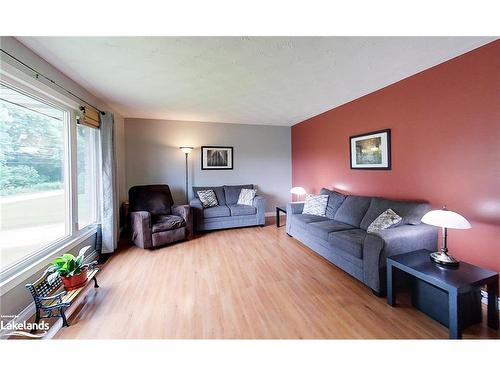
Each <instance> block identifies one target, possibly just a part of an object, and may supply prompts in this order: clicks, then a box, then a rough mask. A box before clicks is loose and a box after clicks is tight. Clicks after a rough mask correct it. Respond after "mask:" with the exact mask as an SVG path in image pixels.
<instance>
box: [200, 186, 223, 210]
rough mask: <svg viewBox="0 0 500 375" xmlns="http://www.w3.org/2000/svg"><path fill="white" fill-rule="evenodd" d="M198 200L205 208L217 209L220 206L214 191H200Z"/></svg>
mask: <svg viewBox="0 0 500 375" xmlns="http://www.w3.org/2000/svg"><path fill="white" fill-rule="evenodd" d="M198 198H200V201H201V204H202V205H203V207H204V208H209V207H215V206H218V205H219V202H218V201H217V196H216V195H215V192H214V191H213V190H198Z"/></svg>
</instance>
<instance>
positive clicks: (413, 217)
mask: <svg viewBox="0 0 500 375" xmlns="http://www.w3.org/2000/svg"><path fill="white" fill-rule="evenodd" d="M389 208H390V209H391V210H393V211H394V212H395V213H397V214H398V215H399V216H401V217H402V218H403V220H401V222H400V223H399V225H404V224H412V225H416V224H420V219H422V216H424V214H426V213H427V212H428V211H429V210H430V206H429V204H428V203H425V202H405V201H395V200H390V199H384V198H377V197H375V198H373V199H372V201H371V203H370V207H369V208H368V210H367V212H366V215H365V217H364V218H363V220H362V221H361V224H360V228H361V229H368V226H369V225H370V224H371V223H373V221H374V220H375V219H376V218H377V217H379V216H380V214H381V213H382V212H384V211H385V210H387V209H389Z"/></svg>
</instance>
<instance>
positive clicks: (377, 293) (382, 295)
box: [372, 289, 385, 297]
mask: <svg viewBox="0 0 500 375" xmlns="http://www.w3.org/2000/svg"><path fill="white" fill-rule="evenodd" d="M372 293H373V294H375V295H376V296H377V297H385V292H384V291H379V292H377V291H376V290H375V289H372Z"/></svg>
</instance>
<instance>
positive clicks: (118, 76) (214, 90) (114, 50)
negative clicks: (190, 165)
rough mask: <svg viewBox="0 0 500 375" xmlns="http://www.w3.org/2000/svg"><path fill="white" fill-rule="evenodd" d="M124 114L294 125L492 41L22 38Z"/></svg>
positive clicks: (445, 38)
mask: <svg viewBox="0 0 500 375" xmlns="http://www.w3.org/2000/svg"><path fill="white" fill-rule="evenodd" d="M17 39H18V40H20V41H21V42H22V43H23V44H24V45H26V46H27V47H28V48H30V49H32V50H33V51H34V52H36V53H37V54H38V55H40V56H41V57H43V58H44V59H45V60H47V61H48V62H49V63H51V64H52V65H54V66H55V67H56V68H58V69H59V70H61V71H62V72H63V73H65V74H66V75H67V76H69V77H70V78H72V79H73V80H74V81H76V82H78V83H79V84H80V85H82V86H83V87H84V88H86V89H87V90H88V91H90V92H91V93H92V94H94V95H95V96H97V97H99V98H101V99H102V100H104V101H105V102H107V103H108V104H109V105H110V106H112V107H113V108H115V109H117V110H118V111H119V112H120V113H121V114H122V115H124V116H125V117H137V118H155V119H171V120H192V121H207V122H225V123H235V124H238V123H239V124H263V125H285V126H291V125H294V124H296V123H298V122H300V121H302V120H305V119H307V118H309V117H312V116H315V115H317V114H319V113H322V112H324V111H327V110H329V109H331V108H334V107H337V106H339V105H341V104H344V103H346V102H349V101H351V100H353V99H356V98H359V97H361V96H363V95H366V94H368V93H370V92H373V91H375V90H377V89H380V88H382V87H384V86H387V85H389V84H391V83H394V82H397V81H399V80H401V79H403V78H405V77H408V76H410V75H413V74H415V73H417V72H419V71H422V70H424V69H427V68H429V67H431V66H434V65H436V64H439V63H441V62H443V61H446V60H449V59H451V58H453V57H455V56H458V55H460V54H463V53H465V52H467V51H469V50H472V49H474V48H477V47H479V46H481V45H483V44H486V43H488V42H489V41H492V40H494V39H496V38H489V37H18V38H17Z"/></svg>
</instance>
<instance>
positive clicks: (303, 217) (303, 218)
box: [291, 214, 328, 228]
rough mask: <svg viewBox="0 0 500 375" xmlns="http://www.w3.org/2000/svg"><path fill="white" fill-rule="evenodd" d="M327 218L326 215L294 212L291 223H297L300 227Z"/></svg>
mask: <svg viewBox="0 0 500 375" xmlns="http://www.w3.org/2000/svg"><path fill="white" fill-rule="evenodd" d="M325 220H328V218H327V217H326V216H317V215H308V214H296V215H292V220H291V221H292V225H297V226H298V227H300V228H307V224H309V223H313V222H316V221H325Z"/></svg>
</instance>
